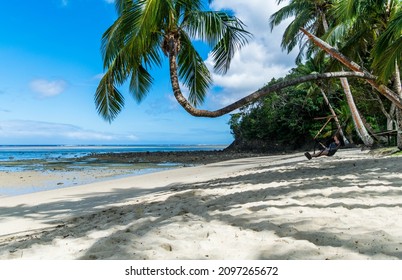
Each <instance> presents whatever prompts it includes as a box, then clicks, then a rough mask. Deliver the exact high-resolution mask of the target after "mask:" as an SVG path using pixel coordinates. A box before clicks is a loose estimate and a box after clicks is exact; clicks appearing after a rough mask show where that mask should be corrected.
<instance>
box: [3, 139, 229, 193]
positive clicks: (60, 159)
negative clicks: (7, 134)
mask: <svg viewBox="0 0 402 280" xmlns="http://www.w3.org/2000/svg"><path fill="white" fill-rule="evenodd" d="M225 147H226V146H222V145H163V146H162V145H135V146H0V171H1V172H5V173H11V174H14V175H15V176H16V178H20V179H21V180H25V178H24V177H22V176H26V175H23V174H22V173H21V172H23V171H35V172H40V173H41V174H50V173H52V174H55V175H57V176H58V177H59V178H58V179H54V180H49V181H46V182H36V181H32V182H30V183H24V182H23V181H21V185H19V186H18V187H16V186H11V185H10V184H9V182H7V181H5V180H4V177H2V176H1V174H0V197H1V196H14V195H21V194H26V193H33V192H40V191H45V190H52V189H58V188H65V187H70V186H75V185H82V184H86V183H90V182H97V181H102V180H106V179H111V178H119V177H124V176H133V175H134V176H135V175H141V174H146V173H152V172H157V171H162V170H166V169H171V168H177V167H179V166H180V164H178V163H176V164H173V163H152V164H151V163H147V164H141V163H137V164H125V163H122V164H115V163H98V164H97V163H92V162H86V161H83V162H81V161H80V160H77V161H76V160H69V159H75V158H80V157H83V156H86V155H90V154H99V153H125V152H174V151H213V150H222V149H224V148H225ZM3 174H4V173H3ZM100 174H107V176H105V177H102V176H99V175H100ZM55 180H56V181H55ZM28 181H29V180H28Z"/></svg>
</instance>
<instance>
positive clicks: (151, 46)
mask: <svg viewBox="0 0 402 280" xmlns="http://www.w3.org/2000/svg"><path fill="white" fill-rule="evenodd" d="M202 2H203V1H202V0H196V1H190V0H116V1H115V5H116V10H117V14H118V18H117V20H116V21H115V22H114V23H113V24H112V26H110V27H109V28H108V29H107V30H106V32H105V33H104V34H103V37H102V54H103V61H104V68H105V69H106V73H105V75H104V76H103V78H102V79H101V81H100V83H99V85H98V88H97V90H96V92H95V104H96V107H97V110H98V113H99V114H100V115H101V116H102V117H103V118H104V119H105V120H107V121H109V122H111V121H112V120H114V119H115V118H116V116H117V115H118V114H119V112H120V111H121V110H122V109H123V107H124V96H123V94H122V93H121V92H120V91H119V89H118V88H119V86H121V85H122V84H124V83H125V82H126V81H129V91H130V93H131V94H132V96H133V97H134V99H135V100H137V101H138V102H140V101H141V100H143V98H144V97H145V96H146V95H147V94H148V92H149V90H150V88H151V86H152V82H153V78H152V76H151V74H150V72H149V70H150V69H151V68H152V67H159V66H161V65H162V62H163V59H164V56H163V55H165V56H168V60H169V68H170V78H171V83H172V88H173V92H174V95H175V97H176V99H177V101H178V102H179V104H180V105H181V106H182V107H183V108H184V109H185V110H186V111H187V112H189V113H190V114H191V115H193V116H202V117H211V118H214V117H219V116H222V115H224V114H227V113H230V112H232V111H234V110H236V109H238V108H240V107H242V106H244V105H247V104H249V103H252V102H254V101H256V100H257V99H260V98H262V97H264V96H266V95H268V94H270V93H272V92H275V91H278V90H280V89H282V88H285V87H288V86H292V85H296V84H300V83H304V82H308V81H313V80H321V79H333V78H340V77H358V78H363V79H373V76H372V75H368V74H366V73H361V72H360V73H358V72H345V71H340V72H329V73H313V74H309V75H306V76H302V77H296V78H294V79H291V80H286V81H281V82H279V83H277V84H274V85H267V86H264V87H262V88H261V89H258V90H257V91H255V92H253V93H251V94H249V95H248V96H245V97H243V98H241V99H239V100H237V101H236V102H234V103H232V104H229V105H227V106H225V107H223V108H221V109H218V110H215V111H208V110H201V109H197V108H195V107H194V106H197V105H199V104H201V103H202V102H203V101H204V97H205V94H206V92H207V90H208V88H209V86H210V85H211V82H212V80H211V75H210V72H209V71H208V69H207V67H206V66H205V64H204V62H203V60H202V58H201V56H200V55H199V54H198V52H197V51H196V49H195V48H194V46H193V45H192V41H191V40H192V39H193V38H196V39H202V40H204V41H205V42H206V43H208V44H209V45H210V46H211V47H212V57H213V59H214V61H215V67H214V70H215V71H217V72H221V73H225V72H226V71H227V70H228V68H229V65H230V62H231V59H232V58H233V55H234V53H235V51H237V50H239V49H240V48H241V47H242V46H244V44H246V43H247V40H248V39H249V38H250V36H251V35H250V33H248V32H247V31H246V30H245V29H244V24H243V23H242V22H241V21H240V20H239V19H237V18H235V17H233V16H231V15H230V14H228V13H225V12H212V11H205V10H203V7H202V5H201V3H202ZM209 2H211V1H209ZM179 78H180V80H181V82H182V83H183V84H184V85H185V86H187V87H188V88H189V89H190V94H189V100H187V99H186V98H185V97H184V96H183V94H182V93H181V89H180V86H179Z"/></svg>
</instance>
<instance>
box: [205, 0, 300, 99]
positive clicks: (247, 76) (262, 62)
mask: <svg viewBox="0 0 402 280" xmlns="http://www.w3.org/2000/svg"><path fill="white" fill-rule="evenodd" d="M284 4H286V3H284ZM281 6H283V4H282V5H281ZM279 8H280V6H278V5H277V4H276V1H274V0H272V1H267V0H248V1H243V0H215V1H214V2H213V3H212V4H211V9H213V10H222V9H226V10H228V9H229V10H232V11H233V12H234V14H235V15H236V17H238V18H239V19H241V20H242V21H243V23H244V24H245V25H246V30H248V31H249V32H251V33H252V34H253V38H252V39H250V40H249V44H248V45H247V46H245V47H243V49H242V50H241V51H240V52H239V53H237V54H236V55H235V57H234V58H233V60H232V63H231V68H230V70H229V71H228V73H227V74H226V75H224V76H222V75H217V74H213V79H214V85H215V86H217V87H218V88H220V89H221V90H220V91H219V93H216V94H215V95H214V96H213V97H212V98H213V100H214V101H215V103H217V106H223V105H228V104H229V103H231V102H233V101H236V100H238V99H239V98H242V97H244V96H246V95H248V94H251V93H252V92H254V91H256V90H257V89H259V88H261V87H262V86H263V85H264V84H266V83H267V82H269V81H270V80H271V79H272V78H279V77H283V76H285V75H286V74H287V73H288V71H289V70H290V69H291V68H292V67H293V66H294V58H295V54H290V55H288V54H287V53H286V51H282V49H281V40H282V34H283V31H284V29H285V28H286V26H287V24H288V23H284V24H282V25H281V26H278V27H276V28H275V29H274V30H273V32H271V29H270V27H269V17H270V16H271V15H272V14H273V13H274V12H276V11H277V10H278V9H279ZM206 63H207V65H209V67H210V69H212V60H211V58H210V57H209V58H208V59H207V62H206Z"/></svg>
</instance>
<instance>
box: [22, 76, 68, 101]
mask: <svg viewBox="0 0 402 280" xmlns="http://www.w3.org/2000/svg"><path fill="white" fill-rule="evenodd" d="M29 87H30V89H31V90H32V91H34V92H35V93H37V94H38V95H39V97H52V96H56V95H59V94H61V93H62V92H63V91H64V90H65V89H66V88H67V82H66V81H64V80H53V81H49V80H45V79H36V80H33V81H31V82H30V83H29Z"/></svg>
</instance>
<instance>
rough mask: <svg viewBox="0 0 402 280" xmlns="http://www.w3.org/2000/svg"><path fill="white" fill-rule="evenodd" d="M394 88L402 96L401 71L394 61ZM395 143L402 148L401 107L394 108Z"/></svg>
mask: <svg viewBox="0 0 402 280" xmlns="http://www.w3.org/2000/svg"><path fill="white" fill-rule="evenodd" d="M395 90H396V92H397V93H398V95H399V96H400V97H401V98H402V85H401V73H400V72H399V66H398V62H396V61H395ZM395 113H396V131H397V134H396V144H397V146H398V148H399V150H402V109H401V108H397V109H396V112H395Z"/></svg>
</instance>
